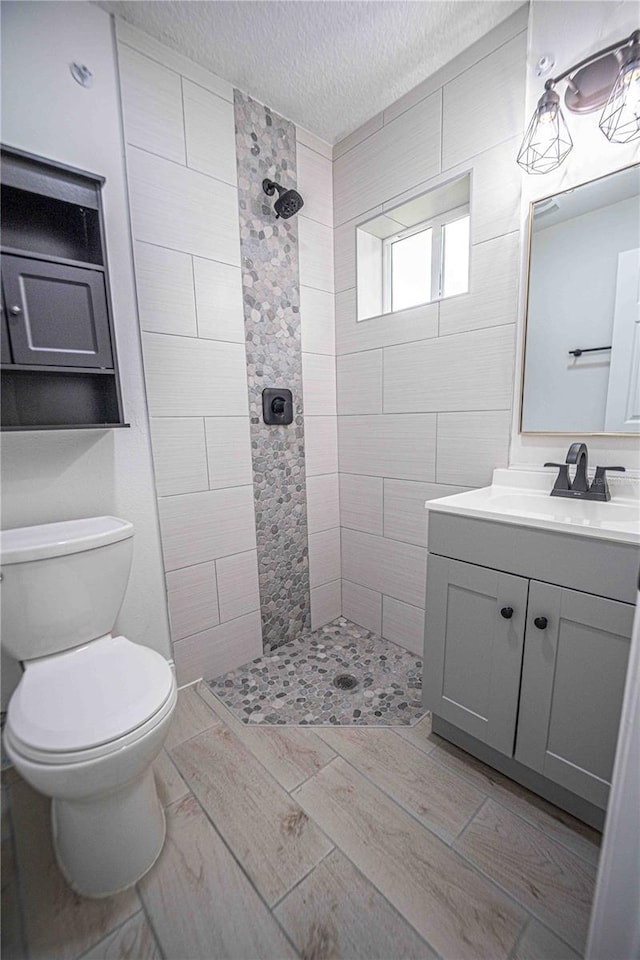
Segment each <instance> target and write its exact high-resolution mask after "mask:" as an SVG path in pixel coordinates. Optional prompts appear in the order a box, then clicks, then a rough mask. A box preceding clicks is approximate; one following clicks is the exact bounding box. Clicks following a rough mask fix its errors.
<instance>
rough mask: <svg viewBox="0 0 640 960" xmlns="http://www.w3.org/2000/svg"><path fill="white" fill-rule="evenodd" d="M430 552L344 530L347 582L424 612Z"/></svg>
mask: <svg viewBox="0 0 640 960" xmlns="http://www.w3.org/2000/svg"><path fill="white" fill-rule="evenodd" d="M426 563H427V551H426V550H425V549H424V547H417V546H415V545H414V544H411V543H401V542H400V541H398V540H388V539H387V538H386V537H374V536H371V534H368V533H360V531H358V530H348V529H346V528H344V527H343V529H342V573H343V577H344V579H345V580H351V581H352V582H353V583H359V584H361V585H362V586H365V587H368V588H369V589H370V590H374V591H375V592H376V593H382V594H385V595H387V596H390V597H395V598H396V599H397V600H404V601H405V603H411V604H413V605H414V606H416V607H423V608H424V596H425V584H426V579H425V578H426Z"/></svg>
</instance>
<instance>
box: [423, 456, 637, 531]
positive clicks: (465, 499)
mask: <svg viewBox="0 0 640 960" xmlns="http://www.w3.org/2000/svg"><path fill="white" fill-rule="evenodd" d="M636 484H637V481H636V482H634V481H633V480H632V481H627V485H628V486H629V487H635V486H636ZM552 486H553V477H550V476H548V475H547V474H537V473H535V472H533V471H531V472H529V471H515V470H495V471H494V476H493V483H492V485H491V486H490V487H483V488H482V489H480V490H469V491H468V492H467V493H456V494H454V495H453V496H451V497H443V498H442V499H440V500H428V501H427V503H426V508H427V510H429V511H435V512H440V513H456V514H460V515H462V516H469V517H479V518H482V519H486V520H495V521H496V522H498V523H511V524H514V525H516V526H525V527H540V528H544V529H546V530H559V531H562V532H564V533H571V534H577V535H579V536H586V537H596V538H600V539H606V540H617V541H622V542H625V543H638V544H640V500H639V499H638V497H637V496H622V497H621V496H619V495H617V494H615V493H614V494H613V497H612V499H611V500H610V501H609V502H608V503H602V502H598V501H595V500H568V499H565V498H563V497H551V496H550V495H549V494H550V491H551V488H552Z"/></svg>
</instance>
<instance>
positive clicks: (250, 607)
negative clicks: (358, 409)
mask: <svg viewBox="0 0 640 960" xmlns="http://www.w3.org/2000/svg"><path fill="white" fill-rule="evenodd" d="M116 30H117V36H118V59H119V71H120V81H121V91H122V109H123V116H124V129H125V139H126V156H127V179H128V189H129V201H130V207H131V221H132V233H133V238H134V249H135V271H136V283H137V292H138V303H139V312H140V323H141V328H142V344H143V354H144V368H145V377H146V386H147V394H148V399H149V412H150V416H151V436H152V448H153V456H154V462H155V468H156V482H157V491H156V492H157V496H158V508H159V513H160V525H161V535H162V542H163V548H164V559H165V574H166V583H167V591H168V598H169V613H170V620H171V633H172V640H173V649H174V656H175V661H176V670H177V675H178V681H179V682H183V683H186V682H190V681H192V680H195V679H197V678H198V677H201V676H205V677H214V676H218V675H219V674H221V673H225V672H227V671H228V670H231V669H234V668H236V667H238V666H240V665H241V664H243V663H246V662H247V661H249V660H252V659H254V658H255V657H258V656H260V654H261V653H262V635H261V617H260V596H259V590H258V568H257V551H256V531H255V517H254V502H253V495H254V491H253V473H252V462H251V448H250V437H249V409H248V391H247V370H246V356H245V327H244V304H243V299H242V282H241V276H240V236H239V218H238V191H237V170H236V145H235V126H234V106H233V88H232V87H231V85H230V84H228V83H226V82H225V81H224V80H221V79H220V78H219V77H216V76H214V75H213V74H210V73H208V72H207V71H205V70H203V69H202V68H201V67H199V66H197V65H196V64H194V63H193V62H191V61H189V60H188V59H187V58H185V57H182V56H180V55H179V54H176V53H175V52H174V51H171V50H169V49H167V48H166V47H164V46H163V45H162V44H160V43H158V42H157V41H155V40H153V39H152V38H150V37H149V36H147V35H146V34H144V33H142V32H140V31H139V30H136V29H134V28H132V27H131V26H129V25H128V24H127V23H125V22H124V21H123V20H120V19H118V20H117V21H116ZM330 154H331V148H330V147H329V146H328V145H327V144H324V143H322V141H320V140H318V139H317V138H316V137H314V136H313V135H311V134H309V133H307V132H306V131H304V130H298V131H297V161H298V188H299V190H300V191H301V193H302V194H303V196H304V199H305V206H304V208H303V213H302V214H301V215H300V216H299V217H298V231H299V251H300V252H299V261H300V284H301V323H302V350H303V353H302V368H303V381H304V407H305V435H306V448H307V495H308V511H309V568H310V582H311V614H312V624H313V626H314V627H315V626H320V625H321V624H323V623H326V622H327V621H328V620H332V619H334V618H335V617H336V616H338V615H339V614H340V529H339V512H338V476H337V440H336V423H335V421H336V399H335V389H336V388H335V338H334V335H333V333H334V316H333V246H332V227H333V220H332V213H333V211H332V182H331V168H332V164H331V156H330ZM255 188H256V190H260V184H259V183H257V184H256V185H255Z"/></svg>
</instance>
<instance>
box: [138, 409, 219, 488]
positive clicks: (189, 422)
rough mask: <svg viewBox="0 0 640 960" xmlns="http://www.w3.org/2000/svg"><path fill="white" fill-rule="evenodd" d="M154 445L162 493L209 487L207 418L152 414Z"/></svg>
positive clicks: (156, 468)
mask: <svg viewBox="0 0 640 960" xmlns="http://www.w3.org/2000/svg"><path fill="white" fill-rule="evenodd" d="M151 446H152V452H153V464H154V467H155V473H156V492H157V494H158V496H159V497H170V496H173V495H174V494H177V493H195V492H196V491H198V490H208V489H209V477H208V473H207V450H206V445H205V434H204V421H203V420H202V419H201V418H199V417H165V418H161V419H156V418H153V417H152V418H151Z"/></svg>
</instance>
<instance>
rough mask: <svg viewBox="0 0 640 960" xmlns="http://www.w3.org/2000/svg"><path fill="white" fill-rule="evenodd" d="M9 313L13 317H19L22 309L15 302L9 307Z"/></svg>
mask: <svg viewBox="0 0 640 960" xmlns="http://www.w3.org/2000/svg"><path fill="white" fill-rule="evenodd" d="M9 313H10V314H11V315H12V316H14V317H19V316H20V314H21V313H22V309H21V308H20V307H19V306H18V304H17V303H16V304H14V305H13V306H12V307H10V309H9Z"/></svg>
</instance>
